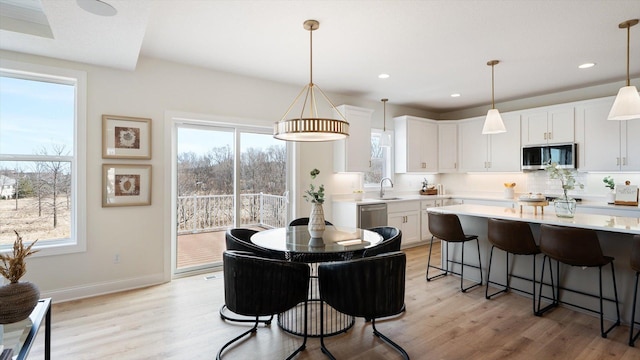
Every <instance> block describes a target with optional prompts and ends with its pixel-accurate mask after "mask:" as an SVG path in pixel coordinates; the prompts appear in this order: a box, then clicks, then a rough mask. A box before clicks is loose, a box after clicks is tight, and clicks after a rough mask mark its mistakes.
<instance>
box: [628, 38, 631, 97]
mask: <svg viewBox="0 0 640 360" xmlns="http://www.w3.org/2000/svg"><path fill="white" fill-rule="evenodd" d="M630 43H631V25H630V26H627V86H631V81H630V80H629V52H630V51H631V50H630V49H631V46H630V45H629V44H630Z"/></svg>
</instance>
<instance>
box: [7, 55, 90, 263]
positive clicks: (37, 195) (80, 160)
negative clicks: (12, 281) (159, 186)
mask: <svg viewBox="0 0 640 360" xmlns="http://www.w3.org/2000/svg"><path fill="white" fill-rule="evenodd" d="M85 88H86V74H85V73H84V72H78V71H73V70H68V69H58V68H51V67H45V66H39V65H33V64H25V63H17V62H12V61H8V60H1V62H0V223H2V226H1V227H0V251H3V250H8V249H10V248H11V247H12V245H13V242H14V241H15V239H16V235H15V233H14V230H16V231H18V232H19V233H20V236H22V238H23V240H24V242H25V243H27V244H29V243H31V242H33V241H34V240H38V243H37V244H36V248H39V249H40V250H41V252H40V253H39V254H40V255H46V254H61V253H69V252H77V251H83V250H85V249H86V231H85V223H86V221H85V213H86V211H85V208H86V206H85V193H86V190H85V188H86V185H85V175H84V174H85V165H84V164H85V153H86V151H85V142H86V139H85V138H84V134H85V133H86V131H85V126H86V125H85V122H86V120H85V112H86V105H85V102H86V96H85V93H86V90H85Z"/></svg>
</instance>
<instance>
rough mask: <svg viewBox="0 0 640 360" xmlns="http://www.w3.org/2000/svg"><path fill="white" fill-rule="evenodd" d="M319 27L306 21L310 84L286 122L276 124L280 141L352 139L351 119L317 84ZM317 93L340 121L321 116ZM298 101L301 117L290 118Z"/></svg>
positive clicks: (292, 104) (276, 136) (274, 133)
mask: <svg viewBox="0 0 640 360" xmlns="http://www.w3.org/2000/svg"><path fill="white" fill-rule="evenodd" d="M319 27H320V23H319V22H318V21H316V20H307V21H305V22H304V28H305V30H308V31H309V54H310V61H309V64H310V66H309V84H307V85H306V86H305V87H304V88H302V90H301V91H300V93H299V94H298V96H296V98H295V99H294V100H293V102H292V103H291V105H290V106H289V109H287V112H286V113H285V114H284V116H283V117H282V119H281V120H280V121H278V122H276V123H275V124H274V129H273V137H274V138H276V139H280V140H286V141H333V140H340V139H344V138H346V137H348V136H349V122H347V119H346V118H345V117H344V116H343V115H342V113H340V111H339V110H338V109H336V107H335V105H333V103H332V102H331V100H329V98H328V97H327V95H325V93H324V92H323V91H322V89H320V88H319V87H318V86H317V85H316V84H314V83H313V31H314V30H317V29H318V28H319ZM316 90H317V92H318V93H320V95H322V97H323V98H324V100H325V101H326V102H327V103H328V104H329V105H330V108H331V109H332V110H333V111H334V112H335V114H337V115H338V116H339V117H340V119H330V118H323V117H320V116H319V113H318V104H317V102H316ZM303 94H304V97H303V96H302V95H303ZM298 100H302V109H301V111H300V116H299V117H295V118H287V116H288V115H289V112H291V110H292V109H293V108H294V107H295V106H296V104H297V103H298ZM307 105H308V106H307ZM307 107H308V109H307Z"/></svg>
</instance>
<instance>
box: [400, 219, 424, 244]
mask: <svg viewBox="0 0 640 360" xmlns="http://www.w3.org/2000/svg"><path fill="white" fill-rule="evenodd" d="M404 218H405V220H404V225H403V226H402V243H403V244H411V243H415V242H418V241H420V212H418V211H412V212H407V213H405V214H404Z"/></svg>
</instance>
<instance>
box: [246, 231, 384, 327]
mask: <svg viewBox="0 0 640 360" xmlns="http://www.w3.org/2000/svg"><path fill="white" fill-rule="evenodd" d="M382 240H383V238H382V236H381V235H380V234H378V233H377V232H375V231H371V230H366V229H358V228H349V227H341V226H333V225H327V227H326V229H325V231H324V233H323V235H322V238H312V237H311V235H310V234H309V230H308V229H307V226H306V225H299V226H287V227H284V228H276V229H270V230H265V231H259V232H257V233H255V234H254V235H252V236H251V242H252V243H254V244H256V245H258V246H261V247H264V248H267V249H270V250H275V251H282V252H284V253H285V256H286V258H287V259H288V260H290V261H295V262H304V263H308V264H309V266H310V268H311V280H310V283H309V297H308V300H307V312H306V314H305V308H304V303H301V304H298V305H297V306H296V307H294V308H292V309H290V310H287V311H285V312H284V313H281V314H278V325H279V326H280V328H282V329H283V330H285V331H286V332H289V333H291V334H294V335H300V336H303V335H304V322H303V321H304V318H305V315H306V316H307V317H308V321H307V336H311V337H318V336H320V332H321V329H320V325H321V324H320V315H319V314H320V307H321V306H324V307H325V315H326V316H325V319H324V335H325V336H331V335H336V334H340V333H343V332H345V331H347V330H348V329H349V328H350V327H351V326H353V324H354V321H355V319H354V317H353V316H349V315H346V314H343V313H341V312H339V311H337V310H335V309H333V308H332V307H330V306H329V305H327V304H326V303H323V302H322V301H321V300H320V291H319V287H318V272H317V270H318V265H319V264H320V263H323V262H328V261H344V260H351V259H353V258H358V257H360V256H362V252H363V251H364V250H365V249H368V248H371V247H374V246H376V245H377V244H378V243H380V242H381V241H382Z"/></svg>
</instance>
